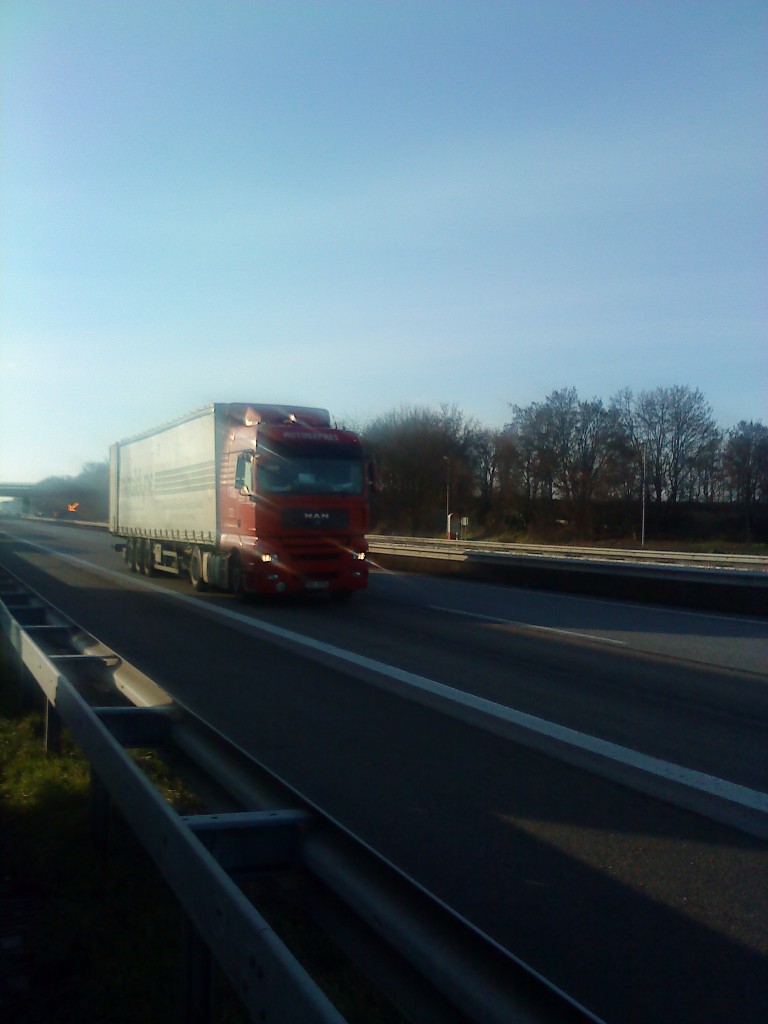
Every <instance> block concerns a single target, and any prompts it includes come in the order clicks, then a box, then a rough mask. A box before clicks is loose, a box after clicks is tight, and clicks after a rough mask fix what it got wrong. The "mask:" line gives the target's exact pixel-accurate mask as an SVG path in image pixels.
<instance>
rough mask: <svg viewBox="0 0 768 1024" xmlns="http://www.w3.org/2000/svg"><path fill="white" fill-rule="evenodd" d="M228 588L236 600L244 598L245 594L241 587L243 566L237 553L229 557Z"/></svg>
mask: <svg viewBox="0 0 768 1024" xmlns="http://www.w3.org/2000/svg"><path fill="white" fill-rule="evenodd" d="M229 589H230V591H231V592H232V593H233V594H234V595H235V597H236V598H237V599H238V601H244V600H245V599H246V596H247V595H246V592H245V590H244V588H243V566H242V564H241V562H240V559H239V557H238V556H237V555H230V557H229Z"/></svg>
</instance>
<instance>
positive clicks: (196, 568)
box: [189, 548, 208, 593]
mask: <svg viewBox="0 0 768 1024" xmlns="http://www.w3.org/2000/svg"><path fill="white" fill-rule="evenodd" d="M189 578H190V580H191V581H192V586H193V587H194V588H195V590H196V591H197V592H198V593H202V592H203V591H204V590H207V589H208V584H207V583H206V582H205V580H204V579H203V553H202V551H201V550H200V548H193V549H192V554H191V555H190V556H189Z"/></svg>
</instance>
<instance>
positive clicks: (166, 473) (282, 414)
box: [109, 403, 372, 597]
mask: <svg viewBox="0 0 768 1024" xmlns="http://www.w3.org/2000/svg"><path fill="white" fill-rule="evenodd" d="M371 482H372V469H371V465H370V463H369V461H368V460H367V458H366V456H365V453H364V451H363V447H362V444H361V442H360V439H359V437H358V436H357V435H356V434H354V433H352V432H350V431H346V430H338V429H336V428H334V427H332V426H331V419H330V415H329V413H328V411H327V410H325V409H314V408H304V407H293V406H278V405H258V404H256V403H253V404H245V403H243V404H224V403H214V404H213V405H210V406H208V407H206V408H204V409H200V410H198V411H196V412H193V413H190V414H189V415H187V416H184V417H182V418H181V419H179V420H175V421H174V422H172V423H167V424H165V425H163V426H160V427H157V428H156V429H154V430H150V431H147V432H146V433H144V434H140V435H138V436H136V437H132V438H128V439H127V440H124V441H120V442H118V443H117V444H114V445H112V447H111V448H110V487H109V529H110V531H111V533H113V534H114V535H115V536H116V537H118V538H119V542H118V543H117V544H116V545H115V547H116V548H117V549H118V550H120V549H122V550H123V551H124V557H125V561H126V562H127V563H128V565H129V566H130V567H131V569H133V570H134V571H136V572H142V573H144V574H145V575H151V574H153V573H155V572H167V573H175V574H178V575H188V576H189V578H190V580H191V581H192V584H193V586H194V587H195V589H196V590H204V589H206V588H207V587H208V586H214V587H218V588H220V589H223V590H230V591H232V592H234V593H236V594H238V595H245V594H251V593H252V594H275V593H305V592H308V591H327V592H328V593H329V594H331V595H333V596H338V597H347V596H350V595H351V594H353V593H354V592H355V591H357V590H363V589H365V587H366V586H367V584H368V563H367V552H368V544H367V541H366V538H365V533H366V530H367V528H368V494H369V489H370V487H371Z"/></svg>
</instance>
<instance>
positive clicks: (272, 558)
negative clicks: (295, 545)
mask: <svg viewBox="0 0 768 1024" xmlns="http://www.w3.org/2000/svg"><path fill="white" fill-rule="evenodd" d="M261 560H262V562H276V561H277V560H278V558H277V555H271V554H269V552H267V551H265V552H263V553H262V555H261Z"/></svg>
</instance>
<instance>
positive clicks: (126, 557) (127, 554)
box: [123, 537, 133, 569]
mask: <svg viewBox="0 0 768 1024" xmlns="http://www.w3.org/2000/svg"><path fill="white" fill-rule="evenodd" d="M123 561H124V562H125V564H126V565H127V566H128V568H129V569H130V568H131V566H132V565H133V541H132V540H131V538H130V537H129V538H128V540H127V541H126V542H125V547H124V548H123Z"/></svg>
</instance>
